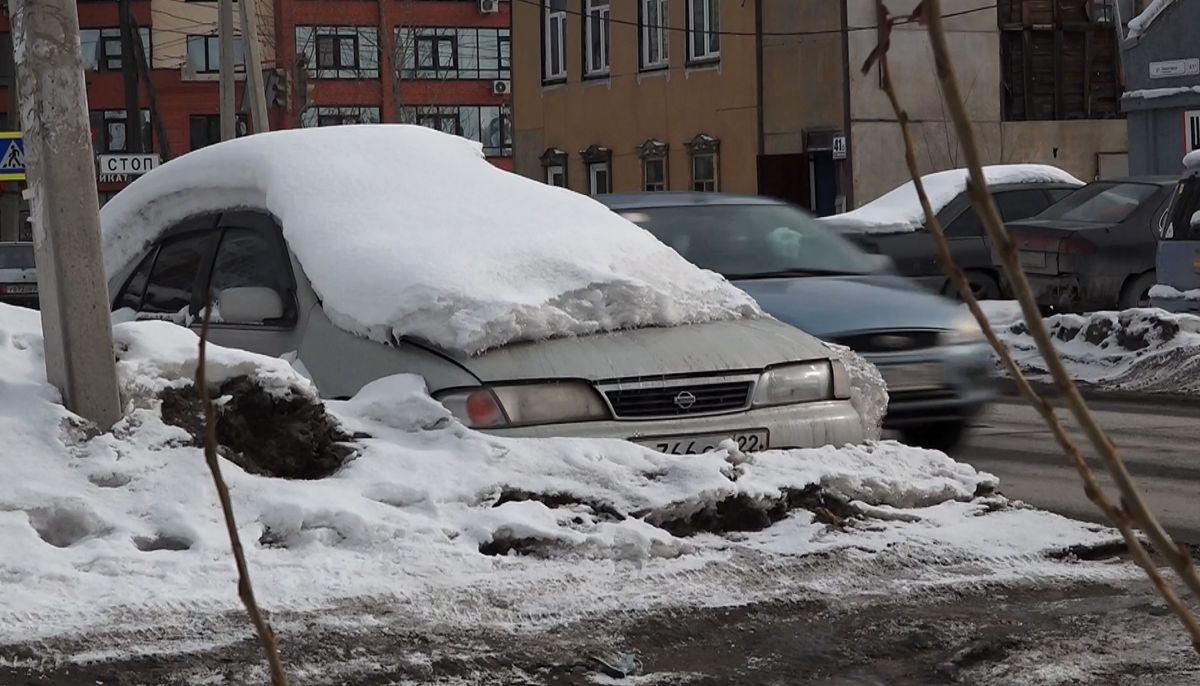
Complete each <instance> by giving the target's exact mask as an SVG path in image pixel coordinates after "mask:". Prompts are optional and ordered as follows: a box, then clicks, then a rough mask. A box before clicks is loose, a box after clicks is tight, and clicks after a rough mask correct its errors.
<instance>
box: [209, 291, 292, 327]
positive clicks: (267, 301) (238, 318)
mask: <svg viewBox="0 0 1200 686" xmlns="http://www.w3.org/2000/svg"><path fill="white" fill-rule="evenodd" d="M217 312H218V313H220V319H219V321H223V322H236V323H243V324H259V323H262V322H264V321H267V320H270V319H279V318H281V317H283V298H281V297H279V293H278V292H276V291H275V289H273V288H263V287H261V286H247V287H243V288H226V289H225V290H223V291H221V292H219V293H217ZM214 319H215V317H214Z"/></svg>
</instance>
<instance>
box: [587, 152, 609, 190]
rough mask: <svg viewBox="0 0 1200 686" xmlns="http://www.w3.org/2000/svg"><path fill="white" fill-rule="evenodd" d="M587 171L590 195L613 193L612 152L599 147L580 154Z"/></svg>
mask: <svg viewBox="0 0 1200 686" xmlns="http://www.w3.org/2000/svg"><path fill="white" fill-rule="evenodd" d="M579 156H580V157H582V158H583V168H584V169H585V170H586V171H587V182H588V195H602V194H604V193H612V151H611V150H609V149H608V148H605V147H603V146H599V145H593V146H590V147H588V149H587V150H584V151H583V152H581V153H579Z"/></svg>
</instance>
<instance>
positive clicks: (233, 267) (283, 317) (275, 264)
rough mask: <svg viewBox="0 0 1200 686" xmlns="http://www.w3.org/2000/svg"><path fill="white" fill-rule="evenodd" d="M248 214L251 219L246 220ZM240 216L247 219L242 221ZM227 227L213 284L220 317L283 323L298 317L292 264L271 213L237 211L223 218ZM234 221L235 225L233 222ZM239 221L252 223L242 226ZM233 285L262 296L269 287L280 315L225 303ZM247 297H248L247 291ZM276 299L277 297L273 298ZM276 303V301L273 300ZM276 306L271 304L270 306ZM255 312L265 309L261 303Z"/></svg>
mask: <svg viewBox="0 0 1200 686" xmlns="http://www.w3.org/2000/svg"><path fill="white" fill-rule="evenodd" d="M247 216H248V217H249V218H250V219H251V220H250V221H244V220H245V219H246V218H247ZM239 219H241V220H243V221H239ZM222 224H224V225H225V229H224V231H223V233H222V235H221V243H220V245H219V246H218V247H217V255H216V260H215V261H214V262H213V269H212V278H211V279H210V282H209V287H210V288H211V290H212V293H213V297H214V298H215V299H216V301H217V311H218V312H219V313H220V319H221V321H222V322H223V323H227V324H258V325H268V326H283V325H287V324H291V323H294V322H295V321H296V296H295V286H294V278H293V276H292V271H291V265H290V262H289V260H288V257H287V252H286V249H285V248H284V244H283V241H282V239H281V238H280V237H279V235H278V229H276V228H275V225H274V222H273V221H271V219H270V218H269V217H265V216H261V215H257V216H256V215H253V214H250V213H237V214H236V215H234V216H233V218H232V219H231V220H223V221H222ZM231 224H234V225H231ZM237 224H248V225H249V226H242V225H237ZM229 289H242V293H243V294H244V293H246V292H247V290H249V291H257V293H251V296H252V297H254V298H256V300H261V298H262V297H263V295H264V294H266V295H267V297H270V296H269V293H267V292H268V291H270V292H273V293H274V294H275V296H277V297H278V308H277V311H275V312H274V314H275V315H277V316H258V315H249V314H246V313H245V312H244V309H243V308H241V307H238V308H234V309H230V308H222V307H221V299H222V293H224V292H226V291H228V290H229ZM243 297H245V296H244V295H243ZM272 300H273V299H272ZM272 305H274V303H273V302H272ZM273 309H276V308H275V307H267V310H273ZM251 310H252V311H254V312H265V311H266V310H262V309H261V308H260V307H254V308H251Z"/></svg>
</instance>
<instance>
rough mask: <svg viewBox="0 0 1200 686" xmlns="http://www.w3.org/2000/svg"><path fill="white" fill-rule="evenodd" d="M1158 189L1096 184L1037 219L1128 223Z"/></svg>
mask: <svg viewBox="0 0 1200 686" xmlns="http://www.w3.org/2000/svg"><path fill="white" fill-rule="evenodd" d="M1158 188H1159V187H1158V186H1155V185H1152V184H1147V183H1093V184H1090V185H1088V186H1085V187H1083V188H1081V189H1079V190H1077V191H1075V192H1074V193H1072V194H1070V195H1068V196H1067V197H1065V198H1063V199H1062V200H1060V201H1059V202H1057V203H1055V204H1053V205H1051V206H1050V207H1048V208H1047V209H1046V211H1045V212H1042V213H1041V214H1040V215H1038V216H1037V218H1038V219H1066V220H1068V221H1080V222H1104V223H1112V224H1116V223H1118V222H1122V221H1125V219H1126V218H1128V217H1129V215H1131V214H1133V213H1134V212H1135V211H1136V210H1137V208H1138V207H1140V206H1141V205H1142V203H1144V202H1146V200H1148V199H1149V198H1150V197H1151V196H1152V195H1154V194H1155V192H1157V191H1158Z"/></svg>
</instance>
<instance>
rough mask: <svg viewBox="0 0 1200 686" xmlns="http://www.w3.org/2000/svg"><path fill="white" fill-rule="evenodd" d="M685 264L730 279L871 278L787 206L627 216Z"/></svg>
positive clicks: (841, 246)
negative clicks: (685, 262) (796, 277)
mask: <svg viewBox="0 0 1200 686" xmlns="http://www.w3.org/2000/svg"><path fill="white" fill-rule="evenodd" d="M621 214H622V215H623V216H624V217H625V218H626V219H629V220H630V221H632V222H634V223H635V224H638V225H639V226H641V227H642V228H644V229H646V230H648V231H649V232H650V233H652V234H654V235H655V236H656V237H657V238H658V239H659V240H660V241H662V242H663V243H666V244H667V245H669V246H671V247H672V248H674V249H675V251H676V252H678V253H679V254H680V255H682V256H683V257H684V258H685V259H687V260H688V261H690V262H692V263H693V264H695V265H698V266H700V267H703V268H705V269H709V270H712V271H714V272H717V273H719V274H723V275H724V276H726V277H727V278H731V279H736V278H765V277H772V276H820V275H837V274H868V273H870V272H872V271H873V267H874V265H873V264H872V263H871V261H870V260H869V259H868V258H867V257H866V256H865V255H864V254H863V253H862V252H861V251H859V249H858V248H856V247H854V246H853V245H852V244H850V243H849V242H848V241H847V240H846V239H844V238H842V237H841V236H839V235H837V234H836V233H834V232H832V231H830V230H828V229H826V228H825V227H823V226H821V225H820V224H818V223H816V222H815V221H814V220H813V219H812V218H811V217H809V216H808V215H806V214H804V213H803V212H801V211H799V210H796V209H794V208H792V207H789V206H787V205H766V204H762V205H691V206H686V207H650V208H642V209H636V210H622V211H621Z"/></svg>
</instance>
